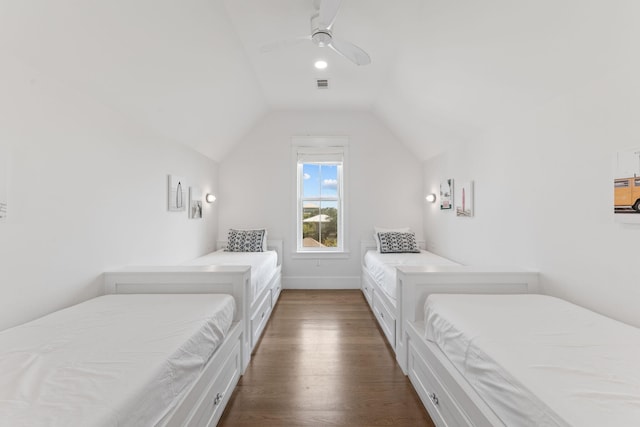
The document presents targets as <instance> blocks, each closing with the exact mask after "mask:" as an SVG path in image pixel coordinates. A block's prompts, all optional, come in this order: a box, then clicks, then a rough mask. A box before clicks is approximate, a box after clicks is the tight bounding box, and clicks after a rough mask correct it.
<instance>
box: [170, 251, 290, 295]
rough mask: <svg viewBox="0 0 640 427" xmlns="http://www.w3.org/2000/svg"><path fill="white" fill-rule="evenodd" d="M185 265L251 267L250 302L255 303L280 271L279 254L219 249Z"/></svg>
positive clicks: (274, 252) (275, 252)
mask: <svg viewBox="0 0 640 427" xmlns="http://www.w3.org/2000/svg"><path fill="white" fill-rule="evenodd" d="M223 245H224V244H223ZM183 265H248V266H250V267H251V288H250V294H249V300H250V301H251V302H254V301H255V300H256V299H257V298H259V297H260V295H262V294H263V293H264V290H265V289H267V288H268V287H269V285H270V284H271V282H272V280H273V279H274V278H275V276H276V275H277V273H278V272H279V270H278V267H279V265H278V252H277V251H276V250H268V251H265V252H226V251H225V250H224V248H223V249H219V250H217V251H215V252H211V253H208V254H206V255H204V256H201V257H199V258H196V259H193V260H190V261H187V262H185V263H184V264H183Z"/></svg>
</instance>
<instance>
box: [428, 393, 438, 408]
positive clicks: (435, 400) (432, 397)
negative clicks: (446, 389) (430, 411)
mask: <svg viewBox="0 0 640 427" xmlns="http://www.w3.org/2000/svg"><path fill="white" fill-rule="evenodd" d="M429 399H431V401H432V402H433V404H434V405H437V404H438V396H436V394H435V393H429Z"/></svg>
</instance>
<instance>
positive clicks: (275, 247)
mask: <svg viewBox="0 0 640 427" xmlns="http://www.w3.org/2000/svg"><path fill="white" fill-rule="evenodd" d="M226 247H227V241H226V240H219V241H218V245H217V248H218V250H220V249H225V248H226ZM267 249H268V250H270V251H275V252H276V253H277V254H278V264H277V266H276V269H275V271H274V273H273V276H272V277H271V279H269V283H268V284H267V286H265V287H264V289H262V290H261V291H260V293H259V294H258V295H255V296H254V298H253V301H249V302H248V305H247V310H248V314H247V317H246V323H247V328H248V335H247V336H248V341H249V348H250V354H252V353H253V351H255V349H256V346H257V345H258V342H259V341H260V337H261V336H262V332H263V331H264V328H265V327H266V326H267V322H268V321H269V319H270V318H271V312H272V311H273V309H274V308H275V306H276V303H277V302H278V298H279V297H280V292H282V240H267ZM249 278H251V276H249ZM249 283H251V281H249ZM246 295H250V293H249V292H248V293H247V294H246Z"/></svg>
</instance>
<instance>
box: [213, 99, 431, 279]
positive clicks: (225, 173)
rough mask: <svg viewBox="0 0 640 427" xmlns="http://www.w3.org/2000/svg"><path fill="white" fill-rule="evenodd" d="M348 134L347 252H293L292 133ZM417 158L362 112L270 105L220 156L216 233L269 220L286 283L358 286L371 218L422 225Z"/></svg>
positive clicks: (387, 223) (382, 222)
mask: <svg viewBox="0 0 640 427" xmlns="http://www.w3.org/2000/svg"><path fill="white" fill-rule="evenodd" d="M305 135H310V136H347V137H348V138H349V152H348V164H347V165H346V174H347V176H346V184H347V188H346V193H347V203H348V205H347V215H348V227H349V228H348V230H347V232H346V233H347V234H346V238H347V240H346V245H347V248H348V249H349V250H350V256H349V258H348V259H346V260H320V261H318V260H307V259H305V260H300V259H292V257H291V254H292V252H293V251H294V250H295V234H294V232H295V226H294V224H295V210H294V209H295V207H294V202H293V200H294V192H295V187H294V185H295V178H294V177H295V175H294V172H293V171H294V169H293V165H294V160H292V154H291V152H292V149H291V138H292V137H293V136H305ZM421 176H422V171H421V165H420V162H419V161H418V160H417V159H416V158H415V157H414V156H413V155H412V154H411V153H410V152H409V151H408V150H407V149H406V148H405V147H404V146H403V145H402V144H401V143H400V142H399V141H398V140H397V139H396V138H395V137H394V136H393V135H392V134H391V133H390V132H389V131H388V130H387V129H386V128H385V127H384V126H383V125H381V124H380V122H379V120H377V119H376V118H375V117H374V116H373V115H371V114H370V113H366V112H350V111H344V112H273V113H270V114H268V115H267V116H266V117H265V118H264V119H263V120H262V121H261V122H259V123H258V124H257V125H256V126H255V127H254V129H253V130H252V131H251V132H250V133H249V134H248V135H247V136H246V137H245V138H244V139H243V140H242V141H241V142H239V143H238V145H237V146H236V148H235V149H234V150H233V151H232V152H231V153H230V154H229V155H228V156H227V157H226V158H225V159H223V161H222V162H221V163H220V184H219V188H220V191H219V198H218V202H217V203H219V206H218V209H219V215H220V217H219V234H220V236H224V235H226V233H227V231H228V229H229V228H231V227H244V228H247V227H267V228H268V231H269V237H270V238H280V239H283V240H284V253H285V255H284V260H283V277H284V280H283V282H284V286H285V287H302V288H314V287H318V288H340V287H358V286H359V283H360V282H359V275H360V241H361V240H363V239H365V240H371V239H372V235H373V226H374V225H379V226H389V227H390V226H410V227H412V229H413V230H415V231H416V232H417V233H418V235H420V234H421V233H422V209H423V202H424V195H423V193H422V181H421Z"/></svg>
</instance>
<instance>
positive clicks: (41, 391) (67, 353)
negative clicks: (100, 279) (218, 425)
mask: <svg viewBox="0 0 640 427" xmlns="http://www.w3.org/2000/svg"><path fill="white" fill-rule="evenodd" d="M234 311H235V301H234V300H233V298H232V297H231V296H229V295H213V294H207V295H203V294H199V295H162V294H155V295H108V296H103V297H99V298H95V299H92V300H89V301H86V302H84V303H82V304H78V305H75V306H73V307H70V308H67V309H65V310H61V311H58V312H55V313H52V314H50V315H48V316H45V317H42V318H40V319H37V320H34V321H32V322H29V323H26V324H24V325H21V326H17V327H15V328H11V329H7V330H5V331H2V332H0V425H2V426H12V427H18V426H29V427H34V426H52V427H55V426H64V427H68V426H83V427H84V426H151V425H156V424H157V423H158V422H159V421H160V420H161V419H162V418H163V417H164V416H166V415H167V414H168V413H169V411H170V410H171V409H173V408H174V407H175V406H176V404H177V403H178V402H179V401H180V399H181V398H182V396H183V395H184V394H185V393H186V392H187V391H188V388H189V386H190V385H191V384H192V382H193V381H195V379H196V378H197V377H198V375H199V373H200V371H201V369H202V368H203V366H204V365H205V364H206V362H207V361H208V360H209V359H210V357H211V356H212V354H213V353H214V351H215V349H216V348H217V347H218V346H219V345H220V344H221V343H222V341H223V339H224V336H225V334H226V333H227V331H228V330H229V328H230V326H231V323H232V321H233V316H234Z"/></svg>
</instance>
